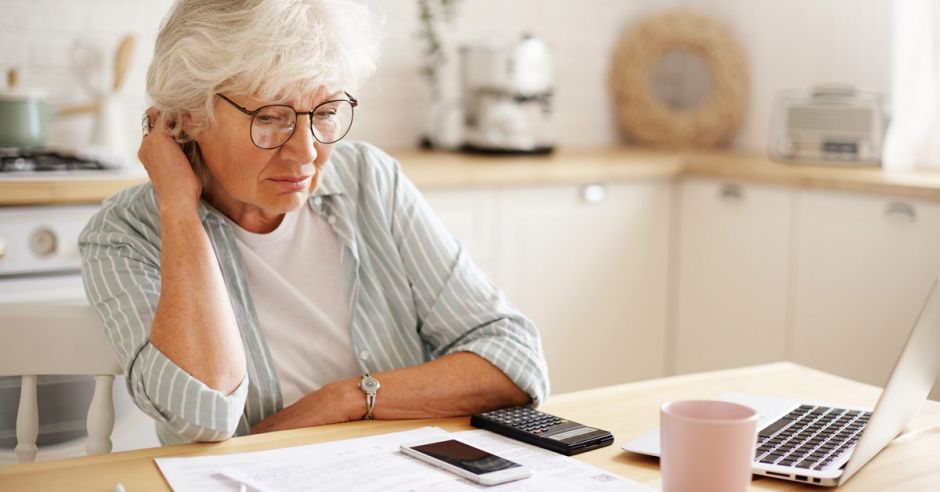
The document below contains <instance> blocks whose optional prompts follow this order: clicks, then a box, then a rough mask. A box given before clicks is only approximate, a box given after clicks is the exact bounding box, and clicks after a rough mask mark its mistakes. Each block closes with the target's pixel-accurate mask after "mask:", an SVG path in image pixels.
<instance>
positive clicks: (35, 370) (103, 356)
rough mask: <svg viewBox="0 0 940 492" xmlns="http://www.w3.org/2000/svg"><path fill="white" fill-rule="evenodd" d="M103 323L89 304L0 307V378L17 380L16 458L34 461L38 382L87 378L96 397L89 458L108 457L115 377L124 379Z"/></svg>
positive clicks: (87, 445) (90, 412) (92, 407)
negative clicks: (19, 382) (44, 377)
mask: <svg viewBox="0 0 940 492" xmlns="http://www.w3.org/2000/svg"><path fill="white" fill-rule="evenodd" d="M123 372H124V371H123V370H122V369H121V366H120V364H119V363H118V361H117V359H116V358H115V356H114V353H113V352H112V351H111V346H110V344H109V342H108V340H107V338H106V337H105V334H104V330H103V329H102V326H101V321H100V320H99V319H98V316H97V315H96V314H95V312H94V310H93V309H92V308H91V307H90V306H88V305H87V304H81V303H75V304H65V303H63V304H60V303H56V304H49V303H41V304H40V303H35V304H32V303H16V304H0V376H21V377H22V386H21V389H20V402H19V407H18V410H17V417H16V439H17V445H16V458H17V461H18V462H20V463H24V462H31V461H34V460H35V459H36V453H37V451H38V448H37V447H36V438H37V437H38V435H39V409H38V405H37V401H36V377H37V376H42V375H90V376H94V377H95V392H94V396H93V397H92V400H91V405H90V406H89V408H88V417H87V427H88V438H87V440H86V441H85V452H86V453H87V454H89V455H92V454H101V453H109V452H111V432H112V431H113V429H114V402H113V399H112V396H111V390H112V386H113V384H114V376H116V375H120V374H123Z"/></svg>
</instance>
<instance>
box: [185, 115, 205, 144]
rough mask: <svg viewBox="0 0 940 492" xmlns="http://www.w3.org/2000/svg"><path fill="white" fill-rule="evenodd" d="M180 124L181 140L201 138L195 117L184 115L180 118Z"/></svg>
mask: <svg viewBox="0 0 940 492" xmlns="http://www.w3.org/2000/svg"><path fill="white" fill-rule="evenodd" d="M180 124H181V126H182V127H181V128H180V132H181V134H180V137H181V138H187V139H192V140H196V139H197V138H199V135H200V134H201V133H202V132H200V131H199V130H198V129H197V128H196V124H195V122H194V121H193V117H192V115H191V114H189V113H183V114H182V115H181V116H180Z"/></svg>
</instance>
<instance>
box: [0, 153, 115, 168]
mask: <svg viewBox="0 0 940 492" xmlns="http://www.w3.org/2000/svg"><path fill="white" fill-rule="evenodd" d="M110 168H111V167H110V166H107V165H105V164H104V163H102V162H101V161H100V160H97V159H94V158H91V157H85V156H78V155H75V154H71V153H68V152H65V151H61V150H51V149H8V148H5V149H0V173H33V172H49V171H106V170H109V169H110Z"/></svg>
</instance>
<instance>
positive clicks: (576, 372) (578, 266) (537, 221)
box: [499, 181, 671, 393]
mask: <svg viewBox="0 0 940 492" xmlns="http://www.w3.org/2000/svg"><path fill="white" fill-rule="evenodd" d="M670 207H671V184H670V183H669V182H666V181H660V182H652V183H649V182H647V183H642V182H640V183H633V184H609V185H586V186H552V187H538V188H519V189H513V190H505V191H503V192H502V193H501V195H500V214H499V223H500V231H501V233H500V240H501V242H500V245H501V248H502V250H501V255H502V256H503V257H505V259H506V264H505V272H506V278H505V283H504V284H503V287H504V288H505V289H506V291H507V293H508V294H509V296H510V299H512V301H513V302H514V303H515V304H516V305H517V306H519V308H520V309H521V310H522V311H523V312H524V313H526V314H527V315H528V316H530V317H531V318H532V319H533V320H534V321H535V323H536V325H537V326H538V327H539V329H540V331H541V333H542V337H543V344H544V348H545V353H546V357H547V358H548V362H549V371H550V372H551V377H552V391H553V392H556V393H557V392H566V391H572V390H576V389H583V388H589V387H594V386H604V385H610V384H616V383H623V382H627V381H634V380H639V379H646V378H654V377H659V376H662V375H663V374H664V353H665V331H666V330H665V328H666V321H667V304H666V299H667V272H668V267H669V257H668V252H669V218H670Z"/></svg>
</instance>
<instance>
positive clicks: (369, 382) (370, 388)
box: [359, 377, 380, 393]
mask: <svg viewBox="0 0 940 492" xmlns="http://www.w3.org/2000/svg"><path fill="white" fill-rule="evenodd" d="M379 386H380V385H379V380H378V379H375V378H373V377H365V378H362V381H360V382H359V387H360V388H362V390H363V391H365V392H367V393H374V392H376V391H378V389H379Z"/></svg>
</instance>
